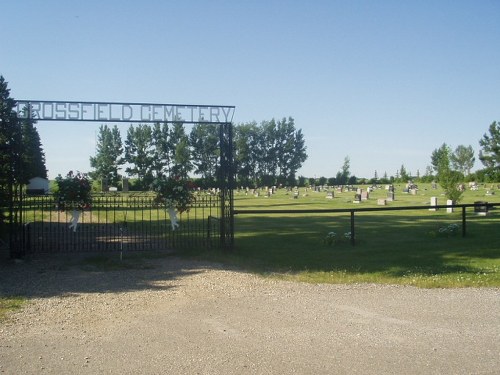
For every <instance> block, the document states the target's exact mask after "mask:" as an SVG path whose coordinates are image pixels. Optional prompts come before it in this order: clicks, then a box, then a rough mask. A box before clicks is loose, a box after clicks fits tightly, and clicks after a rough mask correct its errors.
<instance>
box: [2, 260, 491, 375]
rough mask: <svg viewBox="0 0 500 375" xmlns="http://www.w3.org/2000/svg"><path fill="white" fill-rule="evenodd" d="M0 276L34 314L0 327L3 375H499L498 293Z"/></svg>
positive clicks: (24, 270)
mask: <svg viewBox="0 0 500 375" xmlns="http://www.w3.org/2000/svg"><path fill="white" fill-rule="evenodd" d="M151 262H152V263H154V264H155V265H154V267H152V268H147V267H146V268H145V269H132V270H120V271H107V272H98V271H91V270H90V271H89V270H82V268H81V267H66V266H61V265H60V264H59V263H56V262H54V261H51V262H50V261H46V260H45V261H36V260H34V261H31V262H27V263H23V264H15V265H12V264H11V265H4V266H0V293H1V294H2V295H6V294H13V293H14V294H25V295H28V296H30V297H32V298H33V299H32V302H31V303H30V304H29V305H27V306H26V307H25V308H24V309H23V310H22V311H18V312H16V313H14V314H13V315H12V316H11V318H10V319H9V320H8V321H6V322H4V323H0V373H6V374H294V373H295V374H498V373H499V372H500V370H499V369H500V290H499V289H431V290H426V289H417V288H413V287H402V286H381V285H371V284H359V285H316V284H301V283H293V282H284V281H276V280H272V279H265V278H261V277H258V276H255V275H251V274H248V273H244V272H240V271H238V270H228V269H224V268H222V267H221V266H220V265H217V264H210V263H202V262H196V261H189V260H184V259H179V258H176V257H173V256H172V257H166V258H161V259H157V260H152V261H151Z"/></svg>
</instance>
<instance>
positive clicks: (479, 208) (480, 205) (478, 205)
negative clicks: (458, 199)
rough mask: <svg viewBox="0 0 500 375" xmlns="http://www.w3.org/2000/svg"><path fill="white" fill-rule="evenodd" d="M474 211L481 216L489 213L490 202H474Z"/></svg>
mask: <svg viewBox="0 0 500 375" xmlns="http://www.w3.org/2000/svg"><path fill="white" fill-rule="evenodd" d="M474 212H475V214H476V215H480V216H486V215H488V202H482V201H478V202H474Z"/></svg>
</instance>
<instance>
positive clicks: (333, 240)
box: [324, 232, 351, 246]
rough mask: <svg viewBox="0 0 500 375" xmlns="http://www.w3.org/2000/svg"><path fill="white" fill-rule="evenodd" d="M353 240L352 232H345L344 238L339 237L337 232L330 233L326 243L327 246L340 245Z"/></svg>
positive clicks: (325, 240)
mask: <svg viewBox="0 0 500 375" xmlns="http://www.w3.org/2000/svg"><path fill="white" fill-rule="evenodd" d="M350 240H351V232H345V233H344V235H342V236H337V233H335V232H329V233H328V234H327V235H326V237H325V239H324V242H325V244H326V245H329V246H331V245H338V244H340V243H342V242H348V241H350Z"/></svg>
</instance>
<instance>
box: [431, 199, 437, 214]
mask: <svg viewBox="0 0 500 375" xmlns="http://www.w3.org/2000/svg"><path fill="white" fill-rule="evenodd" d="M437 204H438V199H437V197H431V207H435V206H437ZM436 210H437V209H436V208H429V211H436Z"/></svg>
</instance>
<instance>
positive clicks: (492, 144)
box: [479, 121, 500, 181]
mask: <svg viewBox="0 0 500 375" xmlns="http://www.w3.org/2000/svg"><path fill="white" fill-rule="evenodd" d="M488 131H489V134H484V135H483V138H481V139H480V140H479V145H480V146H481V147H482V149H481V150H480V151H479V160H481V162H482V163H483V165H484V166H485V167H486V168H485V169H486V174H487V175H488V176H489V178H490V179H491V180H496V181H500V122H496V121H494V122H493V123H492V124H491V125H490V127H489V129H488Z"/></svg>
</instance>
